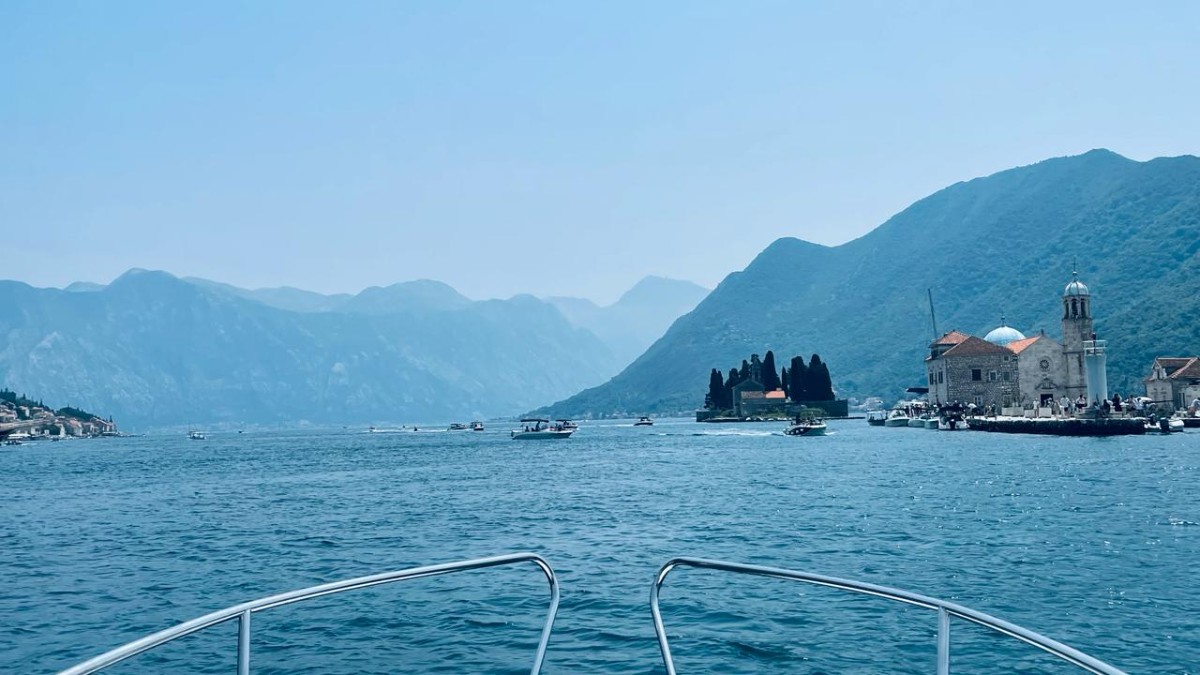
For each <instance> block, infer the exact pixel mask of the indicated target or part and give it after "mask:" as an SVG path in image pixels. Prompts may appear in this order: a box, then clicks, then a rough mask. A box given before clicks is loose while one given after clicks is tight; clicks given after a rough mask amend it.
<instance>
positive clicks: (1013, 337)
mask: <svg viewBox="0 0 1200 675" xmlns="http://www.w3.org/2000/svg"><path fill="white" fill-rule="evenodd" d="M983 339H984V340H987V341H988V342H990V343H992V344H994V345H1000V346H1001V347H1003V346H1005V345H1007V344H1008V343H1010V342H1016V341H1017V340H1024V339H1025V334H1024V333H1022V332H1021V331H1019V330H1017V329H1016V328H1011V327H1009V326H1006V325H1004V321H1001V322H1000V327H999V328H994V329H992V332H990V333H988V334H987V335H984V336H983Z"/></svg>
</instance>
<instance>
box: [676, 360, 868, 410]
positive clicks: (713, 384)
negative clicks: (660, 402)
mask: <svg viewBox="0 0 1200 675" xmlns="http://www.w3.org/2000/svg"><path fill="white" fill-rule="evenodd" d="M848 411H849V407H848V405H847V403H846V401H845V400H844V399H842V400H839V399H838V398H837V397H836V396H835V394H834V391H833V382H832V380H831V379H830V377H829V367H828V366H826V365H825V363H824V362H823V361H821V357H820V356H819V355H817V354H813V355H812V358H810V359H809V361H808V363H807V364H805V362H804V357H802V356H795V357H792V360H791V361H790V363H789V364H788V365H787V366H784V367H783V369H782V370H777V369H776V365H775V353H774V352H772V351H767V355H766V356H765V357H763V359H762V360H759V358H758V354H751V355H750V360H749V361H747V360H745V359H743V360H742V365H741V367H740V368H730V369H729V374H728V375H722V373H721V371H720V370H718V369H716V368H713V369H712V371H711V372H710V373H709V377H708V393H707V394H705V396H704V409H703V410H697V411H696V421H697V422H744V421H749V420H763V419H792V418H795V417H797V416H800V415H806V414H807V415H820V416H822V417H845V416H846V415H847V414H848Z"/></svg>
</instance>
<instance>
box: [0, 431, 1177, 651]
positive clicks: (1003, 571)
mask: <svg viewBox="0 0 1200 675" xmlns="http://www.w3.org/2000/svg"><path fill="white" fill-rule="evenodd" d="M507 427H508V425H505V424H503V423H492V424H489V427H488V430H487V431H485V432H483V433H472V432H448V431H442V430H441V429H437V430H433V429H429V430H424V429H423V430H422V431H416V432H413V431H408V432H397V433H365V430H362V429H346V430H338V431H289V432H279V433H261V432H255V433H245V434H237V433H232V432H231V433H214V434H210V435H209V437H208V439H207V440H204V441H192V440H188V439H187V438H186V437H184V436H183V435H181V434H171V435H157V436H155V435H151V436H145V437H139V438H122V439H95V440H87V441H69V442H62V443H27V444H25V445H21V446H6V447H0V516H2V519H0V520H2V524H3V527H0V579H2V580H3V586H0V671H2V672H20V673H26V672H28V673H46V672H54V671H56V670H58V669H61V668H64V667H66V666H69V665H71V664H73V663H75V662H78V661H81V660H83V659H85V658H88V657H90V656H94V655H96V654H98V653H101V652H103V651H105V650H107V649H110V648H113V647H116V646H118V645H120V644H123V643H125V642H128V641H130V640H133V639H136V638H138V637H141V636H143V635H145V634H148V633H151V632H154V631H156V630H160V629H162V628H166V627H168V626H170V625H173V624H175V623H178V622H181V621H184V620H187V619H190V618H193V617H196V616H199V615H202V614H205V613H207V612H210V611H213V610H216V609H219V608H222V607H225V606H229V605H233V604H236V603H239V602H243V601H246V600H250V599H253V598H257V597H262V596H265V595H270V594H274V593H279V592H282V591H287V590H291V589H295V588H300V587H304V586H309V585H314V584H318V583H322V582H326V581H334V580H338V579H343V578H348V577H353V576H360V575H365V574H371V573H376V572H382V571H387V570H393V569H402V568H405V567H412V566H418V565H426V564H433V563H438V562H447V561H452V560H461V559H467V558H476V557H484V556H490V555H496V554H500V553H507V552H516V551H531V552H535V553H538V554H541V555H542V556H544V557H545V558H546V559H547V560H548V561H549V562H550V564H551V565H552V566H553V567H554V569H555V571H556V572H557V574H558V576H559V579H560V583H561V584H562V605H561V608H560V611H559V616H558V619H557V621H556V623H555V630H554V634H553V636H552V638H551V641H550V647H549V651H548V655H547V661H546V666H545V669H544V672H547V673H656V672H662V665H661V659H660V657H659V654H658V648H657V644H656V642H655V639H654V631H653V626H652V623H651V620H650V613H649V604H648V600H649V591H650V584H651V582H652V580H653V579H654V576H655V573H656V572H657V570H658V569H659V567H660V566H661V565H662V564H663V563H665V562H666V561H667V560H668V559H670V558H672V557H675V556H681V555H687V556H695V557H707V558H717V559H724V560H730V561H737V562H747V563H756V564H763V565H771V566H778V567H787V568H792V569H799V570H807V571H813V572H819V573H824V574H829V575H833V576H841V577H848V578H853V579H859V580H863V581H869V582H873V583H878V584H883V585H889V586H896V587H900V588H904V589H907V590H911V591H915V592H919V593H924V594H927V595H932V596H936V597H940V598H943V599H948V600H952V601H955V602H958V603H960V604H964V605H967V606H969V607H972V608H974V609H978V610H980V611H984V612H987V613H990V614H993V615H995V616H998V617H1000V618H1002V619H1006V620H1009V621H1012V622H1014V623H1017V624H1019V625H1022V626H1025V627H1026V628H1029V629H1031V630H1035V631H1038V632H1040V633H1042V634H1044V635H1046V636H1048V637H1051V638H1054V639H1057V640H1059V641H1062V642H1065V643H1067V644H1069V645H1072V646H1074V647H1076V648H1078V649H1081V650H1083V651H1085V652H1087V653H1090V654H1092V655H1093V656H1095V657H1097V658H1100V659H1103V660H1105V661H1108V662H1110V663H1112V664H1113V665H1115V666H1118V667H1121V668H1123V669H1125V670H1127V671H1128V672H1131V673H1178V674H1185V673H1196V672H1200V584H1198V583H1197V579H1198V575H1197V570H1200V491H1198V490H1197V485H1198V479H1200V433H1197V432H1194V431H1190V432H1188V433H1184V434H1175V435H1171V436H1160V435H1153V436H1134V437H1118V438H1101V439H1093V438H1054V437H1032V436H1017V435H1003V434H987V433H980V432H954V433H946V432H934V431H927V430H923V429H907V428H905V429H884V428H877V427H870V426H868V425H867V424H866V423H865V422H864V421H862V420H844V421H834V422H831V423H830V431H831V433H830V435H828V436H826V437H818V438H807V437H799V438H793V437H786V436H782V435H780V434H779V431H781V429H782V425H780V424H742V425H728V426H714V425H704V424H696V423H693V422H690V421H687V420H659V421H657V423H656V424H655V425H654V426H653V427H634V426H633V425H632V422H631V421H613V422H594V423H593V422H585V423H583V425H582V428H581V429H580V430H579V431H578V432H577V433H576V435H575V436H573V437H572V438H570V439H567V440H561V441H524V442H523V441H513V440H510V439H509V437H508V431H507ZM547 601H548V591H547V585H546V582H545V579H544V577H542V575H541V574H540V573H539V572H538V571H537V570H536V568H534V567H533V566H532V565H528V564H523V565H519V566H514V567H511V568H494V569H490V570H483V571H474V572H467V573H462V574H456V575H450V576H446V577H438V578H433V579H421V580H415V581H408V582H402V583H399V584H391V585H387V586H382V587H376V588H371V589H366V590H361V591H354V592H351V593H347V594H342V595H337V596H331V597H327V598H321V599H319V600H314V601H311V602H307V603H302V604H298V605H292V606H287V607H282V608H277V609H272V610H268V611H266V612H263V613H261V614H258V615H256V616H255V619H254V621H253V628H254V633H253V639H252V646H251V651H252V663H253V670H254V672H258V673H393V672H411V673H440V672H464V671H470V672H487V673H520V672H528V668H529V665H530V663H531V661H532V656H533V651H534V647H535V645H536V643H537V639H538V633H539V630H540V627H541V624H542V621H543V620H544V612H545V608H546V605H547ZM663 608H664V620H665V624H666V626H667V629H668V633H669V635H670V636H671V640H672V647H673V651H674V655H675V659H676V664H677V666H678V667H679V670H680V672H723V673H766V672H798V673H884V672H887V673H927V672H932V670H933V664H934V653H935V635H936V625H937V621H936V615H935V614H934V613H933V612H931V611H929V610H924V609H920V608H915V607H909V606H905V605H900V604H897V603H891V602H887V601H884V600H880V599H875V598H868V597H863V596H855V595H850V594H846V593H844V592H837V591H833V590H830V589H824V588H819V587H812V586H808V585H804V584H798V583H794V582H786V581H780V580H772V579H765V578H755V577H744V576H735V575H731V574H723V573H718V572H711V571H701V570H680V571H677V572H675V573H673V574H672V575H671V577H670V578H669V580H668V581H667V584H666V586H665V587H664V591H663ZM236 630H237V628H236V623H235V622H233V623H229V624H226V625H223V626H219V627H216V628H214V629H211V630H209V631H205V632H203V633H200V634H197V635H194V636H190V637H188V638H185V639H183V640H180V641H177V642H176V643H172V644H170V645H167V646H165V647H163V648H160V649H157V650H154V651H152V652H149V653H146V654H143V655H141V656H139V657H136V658H135V659H132V660H130V661H128V662H126V663H124V664H121V665H120V666H118V667H116V668H114V669H113V671H112V672H116V673H149V672H152V673H159V672H171V673H193V672H194V673H209V672H233V668H234V666H233V664H234V663H235V659H236V648H235V645H236ZM951 636H952V637H951V644H952V654H953V663H954V672H970V673H985V672H992V673H1009V672H1029V673H1042V672H1075V671H1073V670H1072V669H1071V668H1069V667H1066V666H1061V665H1059V664H1058V662H1056V661H1055V660H1054V659H1052V658H1051V657H1049V656H1046V655H1043V654H1041V653H1040V652H1038V651H1037V650H1035V649H1033V648H1031V647H1028V646H1025V645H1023V644H1020V643H1016V642H1015V641H1013V640H1010V639H1007V638H1002V637H998V636H996V635H994V634H990V633H989V632H988V631H986V630H984V629H981V628H978V627H975V626H973V625H970V624H967V623H965V622H962V621H957V620H956V621H955V622H954V623H953V627H952V633H951Z"/></svg>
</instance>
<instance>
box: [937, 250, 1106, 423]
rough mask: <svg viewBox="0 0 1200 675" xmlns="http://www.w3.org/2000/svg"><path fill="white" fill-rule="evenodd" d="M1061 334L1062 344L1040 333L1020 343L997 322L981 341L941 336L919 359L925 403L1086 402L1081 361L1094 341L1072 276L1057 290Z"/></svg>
mask: <svg viewBox="0 0 1200 675" xmlns="http://www.w3.org/2000/svg"><path fill="white" fill-rule="evenodd" d="M1062 334H1063V341H1062V342H1058V341H1056V340H1053V339H1051V338H1049V337H1047V336H1046V334H1045V331H1043V332H1042V333H1041V334H1039V335H1035V336H1033V337H1025V335H1023V334H1022V333H1021V332H1020V331H1018V330H1017V329H1015V328H1012V327H1010V326H1007V325H1004V319H1003V318H1001V320H1000V326H999V327H997V328H995V329H994V330H992V331H991V332H990V333H988V334H987V335H985V336H983V337H982V338H978V337H975V336H974V335H967V334H965V333H960V332H958V331H951V332H949V333H946V334H945V335H942V336H941V337H939V338H938V339H937V340H934V342H933V343H932V344H931V345H929V355H928V356H926V357H925V375H926V379H927V381H928V383H929V400H930V401H933V402H934V403H951V402H954V401H958V402H961V403H974V404H975V405H977V406H988V405H995V406H997V407H1005V408H1007V407H1021V406H1026V405H1028V406H1031V407H1032V406H1038V407H1048V406H1049V405H1050V402H1051V401H1053V400H1060V399H1062V397H1063V396H1066V397H1068V398H1070V399H1071V400H1075V399H1076V398H1077V397H1079V396H1080V395H1081V394H1082V395H1084V397H1086V396H1087V381H1086V376H1085V374H1084V372H1085V370H1084V358H1083V357H1084V342H1085V341H1088V340H1092V339H1094V335H1093V327H1092V298H1091V293H1090V292H1089V291H1088V287H1087V286H1085V285H1084V284H1083V282H1082V281H1080V280H1079V275H1078V274H1077V273H1072V275H1071V283H1069V284H1067V286H1066V288H1064V289H1063V295H1062Z"/></svg>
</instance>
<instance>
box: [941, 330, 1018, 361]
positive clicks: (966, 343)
mask: <svg viewBox="0 0 1200 675" xmlns="http://www.w3.org/2000/svg"><path fill="white" fill-rule="evenodd" d="M954 356H1012V352H1010V351H1009V350H1008V348H1007V347H1001V346H1000V345H994V344H992V343H990V342H988V341H987V340H983V339H981V338H977V337H975V336H974V335H968V336H967V339H966V340H963V341H962V342H959V343H958V344H956V345H954V346H953V347H951V348H950V349H949V350H947V351H946V353H945V354H943V355H942V358H950V357H954Z"/></svg>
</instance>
